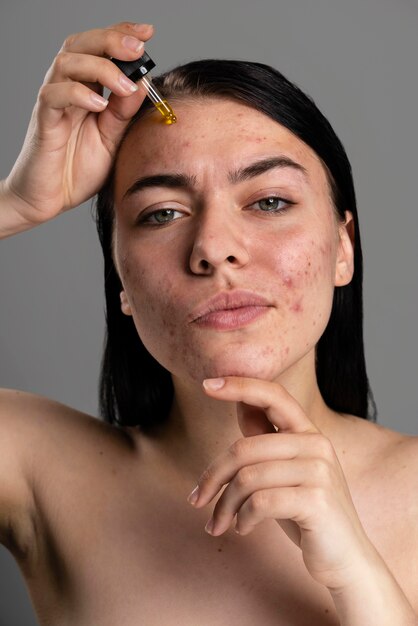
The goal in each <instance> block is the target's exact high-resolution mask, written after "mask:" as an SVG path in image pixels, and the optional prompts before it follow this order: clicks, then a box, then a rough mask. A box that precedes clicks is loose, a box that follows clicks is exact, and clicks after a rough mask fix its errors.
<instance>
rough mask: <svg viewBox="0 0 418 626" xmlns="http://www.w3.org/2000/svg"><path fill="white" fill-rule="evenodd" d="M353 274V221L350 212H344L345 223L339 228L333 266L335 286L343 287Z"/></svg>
mask: <svg viewBox="0 0 418 626" xmlns="http://www.w3.org/2000/svg"><path fill="white" fill-rule="evenodd" d="M353 274H354V220H353V215H352V213H351V212H350V211H346V212H345V222H344V223H343V224H341V225H340V226H339V243H338V253H337V262H336V266H335V286H336V287H343V286H344V285H348V284H349V283H350V282H351V279H352V278H353Z"/></svg>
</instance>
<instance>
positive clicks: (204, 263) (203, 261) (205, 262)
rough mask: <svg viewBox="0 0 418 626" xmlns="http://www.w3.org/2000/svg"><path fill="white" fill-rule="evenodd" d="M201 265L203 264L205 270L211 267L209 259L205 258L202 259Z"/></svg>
mask: <svg viewBox="0 0 418 626" xmlns="http://www.w3.org/2000/svg"><path fill="white" fill-rule="evenodd" d="M200 265H201V266H202V269H204V270H208V269H209V263H208V262H207V261H205V259H202V260H201V261H200Z"/></svg>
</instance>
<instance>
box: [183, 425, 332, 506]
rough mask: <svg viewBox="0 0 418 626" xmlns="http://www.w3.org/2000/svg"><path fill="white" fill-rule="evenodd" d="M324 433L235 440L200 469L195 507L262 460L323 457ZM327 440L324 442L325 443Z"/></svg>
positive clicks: (205, 502)
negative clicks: (241, 471)
mask: <svg viewBox="0 0 418 626" xmlns="http://www.w3.org/2000/svg"><path fill="white" fill-rule="evenodd" d="M323 439H325V438H324V436H323V435H321V434H318V433H297V434H287V433H283V434H282V433H281V434H268V435H256V436H254V437H249V438H245V439H238V440H237V441H235V442H234V443H233V444H232V445H231V446H229V448H228V449H227V450H226V451H225V452H223V453H222V454H220V455H219V456H218V457H217V458H216V459H215V460H214V461H213V462H212V463H211V464H210V465H209V467H208V468H207V469H206V470H205V471H204V472H203V474H202V475H201V477H200V479H199V482H198V485H197V486H198V498H197V500H196V501H195V502H194V503H193V504H194V506H195V507H196V508H201V507H203V506H205V505H206V504H208V503H209V502H210V501H211V500H212V499H213V498H214V497H215V495H216V494H217V493H218V491H219V490H220V489H221V488H222V487H223V486H224V485H226V484H227V483H229V482H230V481H231V480H232V478H233V477H234V476H235V475H236V474H237V472H239V471H240V470H241V469H242V468H244V467H246V466H249V465H255V464H257V463H262V462H265V461H274V460H283V461H285V460H286V461H288V460H291V459H294V458H296V457H303V458H314V457H320V456H324V454H326V452H325V447H326V446H325V445H324V442H323V441H322V440H323ZM325 443H326V442H325Z"/></svg>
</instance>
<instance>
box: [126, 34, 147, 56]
mask: <svg viewBox="0 0 418 626" xmlns="http://www.w3.org/2000/svg"><path fill="white" fill-rule="evenodd" d="M122 43H123V45H124V46H125V48H128V49H129V50H133V51H134V52H139V51H140V50H141V48H143V47H144V42H143V41H139V39H137V38H136V37H129V35H126V37H124V38H123V39H122Z"/></svg>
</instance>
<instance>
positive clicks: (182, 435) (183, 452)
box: [150, 355, 342, 478]
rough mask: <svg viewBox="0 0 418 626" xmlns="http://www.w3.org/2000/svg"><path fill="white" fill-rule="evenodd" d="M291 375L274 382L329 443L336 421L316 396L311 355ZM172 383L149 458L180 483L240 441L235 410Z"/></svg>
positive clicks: (337, 417)
mask: <svg viewBox="0 0 418 626" xmlns="http://www.w3.org/2000/svg"><path fill="white" fill-rule="evenodd" d="M307 356H309V355H307ZM297 369H298V372H297V375H296V372H295V371H294V369H293V370H292V372H290V371H288V372H285V373H283V374H282V375H281V376H280V377H279V378H278V379H277V382H279V383H280V384H281V385H283V386H284V387H285V388H286V389H287V391H289V393H291V395H293V397H294V398H295V399H296V400H297V401H298V402H299V404H300V405H301V406H302V408H303V409H304V411H305V413H306V415H307V416H308V417H309V419H310V420H311V421H312V422H313V423H314V424H315V425H316V426H317V428H318V429H319V430H320V431H321V432H322V433H323V434H324V435H325V436H327V437H328V438H329V439H330V440H331V441H332V442H333V443H334V441H333V439H335V440H336V438H337V429H338V425H339V422H341V421H342V417H341V416H340V415H338V414H336V413H335V412H334V411H332V410H331V409H329V407H327V406H326V404H325V402H324V400H323V398H322V396H321V393H320V391H319V388H318V384H317V380H316V376H315V368H314V357H313V355H312V356H311V358H310V359H308V358H306V359H305V360H304V361H303V362H301V363H299V364H298V366H297ZM173 383H174V390H175V395H174V402H173V406H172V409H171V413H170V416H169V419H168V421H167V423H166V425H165V426H164V428H163V429H162V430H161V432H160V433H159V435H158V437H156V438H153V439H152V447H153V449H154V452H155V453H157V454H158V455H159V454H161V455H162V460H161V462H162V463H165V462H168V464H169V465H170V466H173V467H175V468H176V471H177V472H179V473H181V474H182V475H183V476H184V477H189V476H190V477H191V476H193V477H194V478H197V477H198V476H199V475H200V473H201V472H203V470H204V469H206V467H207V466H208V465H209V463H211V462H212V461H213V460H214V459H215V458H216V456H218V455H219V454H220V453H221V452H223V451H225V449H226V448H227V447H228V446H230V445H231V444H232V443H233V442H234V441H236V440H237V439H240V438H241V437H243V434H242V432H241V431H240V429H239V426H238V421H237V417H236V405H235V403H227V402H220V401H216V400H213V399H212V398H209V397H208V396H207V395H206V394H205V393H204V391H203V388H202V387H201V386H199V385H197V384H196V383H195V382H194V383H190V382H186V381H184V380H182V379H179V378H177V377H173ZM150 443H151V442H150Z"/></svg>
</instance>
